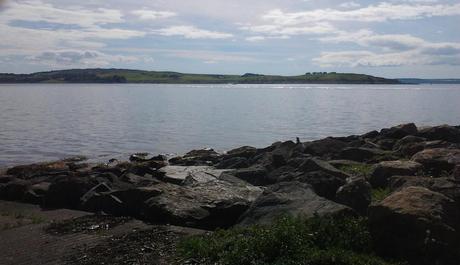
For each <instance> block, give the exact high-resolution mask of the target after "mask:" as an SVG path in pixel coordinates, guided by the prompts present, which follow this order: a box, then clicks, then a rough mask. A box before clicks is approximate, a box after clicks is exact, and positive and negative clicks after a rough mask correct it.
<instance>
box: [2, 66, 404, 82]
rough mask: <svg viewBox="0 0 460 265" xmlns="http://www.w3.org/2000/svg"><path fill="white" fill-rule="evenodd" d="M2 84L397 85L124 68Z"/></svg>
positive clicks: (341, 76) (329, 76) (350, 78)
mask: <svg viewBox="0 0 460 265" xmlns="http://www.w3.org/2000/svg"><path fill="white" fill-rule="evenodd" d="M0 83H160V84H161V83H163V84H167V83H170V84H283V83H289V84H309V83H319V84H398V83H399V81H397V80H394V79H385V78H380V77H374V76H369V75H362V74H348V73H347V74H345V73H335V72H333V73H323V72H320V73H307V74H305V75H298V76H279V75H259V74H251V73H247V74H244V75H242V76H239V75H207V74H183V73H176V72H154V71H140V70H124V69H75V70H62V71H51V72H40V73H33V74H18V75H17V74H0Z"/></svg>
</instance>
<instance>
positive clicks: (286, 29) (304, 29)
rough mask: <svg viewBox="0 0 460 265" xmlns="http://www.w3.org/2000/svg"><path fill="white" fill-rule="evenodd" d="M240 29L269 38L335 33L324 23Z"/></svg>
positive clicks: (245, 27) (329, 25)
mask: <svg viewBox="0 0 460 265" xmlns="http://www.w3.org/2000/svg"><path fill="white" fill-rule="evenodd" d="M241 29H243V30H247V31H251V32H253V33H258V34H267V35H271V36H293V35H317V34H327V33H332V32H336V31H337V29H336V28H335V27H334V26H332V25H331V24H329V23H325V22H324V23H315V24H312V25H305V26H282V25H276V24H269V25H258V26H243V27H241Z"/></svg>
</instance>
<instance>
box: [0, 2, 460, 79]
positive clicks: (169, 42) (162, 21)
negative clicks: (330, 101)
mask: <svg viewBox="0 0 460 265" xmlns="http://www.w3.org/2000/svg"><path fill="white" fill-rule="evenodd" d="M0 34H1V35H0V36H1V38H0V72H7V73H30V72H36V71H46V70H58V69H71V68H129V69H143V70H154V71H161V70H168V71H178V72H186V73H214V74H244V73H260V74H282V75H297V74H304V73H306V72H354V73H364V74H372V75H376V76H382V77H390V78H400V77H420V78H460V1H458V0H455V1H452V0H386V1H368V0H352V1H339V0H321V1H318V0H249V1H248V0H137V1H122V0H92V1H81V0H79V1H74V0H68V1H65V0H59V1H55V0H25V1H19V0H17V1H12V0H0Z"/></svg>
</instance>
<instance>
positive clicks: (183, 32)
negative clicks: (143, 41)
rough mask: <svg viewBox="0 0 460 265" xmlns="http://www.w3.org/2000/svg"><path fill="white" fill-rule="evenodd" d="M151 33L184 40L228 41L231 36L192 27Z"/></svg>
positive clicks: (179, 27)
mask: <svg viewBox="0 0 460 265" xmlns="http://www.w3.org/2000/svg"><path fill="white" fill-rule="evenodd" d="M152 33H154V34H158V35H162V36H181V37H184V38H186V39H228V38H232V37H233V34H230V33H225V32H219V31H209V30H205V29H199V28H196V27H194V26H172V27H167V28H162V29H158V30H154V31H153V32H152Z"/></svg>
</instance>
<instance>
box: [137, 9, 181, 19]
mask: <svg viewBox="0 0 460 265" xmlns="http://www.w3.org/2000/svg"><path fill="white" fill-rule="evenodd" d="M131 13H132V14H134V15H136V16H138V17H139V19H141V20H157V19H164V18H170V17H174V16H177V14H176V13H174V12H169V11H156V10H146V9H141V10H134V11H132V12H131Z"/></svg>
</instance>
